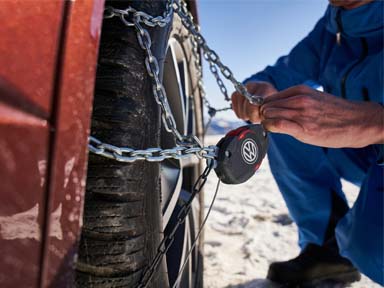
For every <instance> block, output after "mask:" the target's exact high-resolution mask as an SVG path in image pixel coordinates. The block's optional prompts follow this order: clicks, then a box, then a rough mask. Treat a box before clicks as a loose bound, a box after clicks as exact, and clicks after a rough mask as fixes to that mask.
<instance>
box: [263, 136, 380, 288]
mask: <svg viewBox="0 0 384 288" xmlns="http://www.w3.org/2000/svg"><path fill="white" fill-rule="evenodd" d="M269 136H270V137H269V140H270V146H269V151H268V158H269V162H270V166H271V171H272V174H273V176H274V178H275V180H276V182H277V184H278V186H279V189H280V191H281V193H282V195H283V198H284V200H285V202H286V204H287V206H288V209H289V211H290V214H291V216H292V218H293V220H294V221H295V223H296V224H297V226H298V229H299V245H300V246H301V247H302V248H304V247H305V246H306V245H307V244H308V243H314V244H318V245H323V244H324V243H325V242H326V241H328V240H329V239H330V238H333V239H335V238H336V241H337V246H338V248H339V252H340V254H341V255H342V256H344V257H346V258H348V259H349V260H350V261H351V262H352V263H353V264H354V265H355V266H356V267H357V268H358V269H359V270H360V271H361V272H362V273H364V274H365V275H367V276H368V277H369V278H371V279H372V280H373V281H375V282H378V283H380V284H381V285H384V262H383V258H384V247H383V246H384V231H383V224H384V223H383V222H384V198H383V196H384V191H383V175H384V166H381V165H378V164H377V155H378V153H377V150H376V147H377V145H376V146H374V145H372V146H368V147H365V148H361V149H350V148H344V149H324V148H321V147H316V146H312V145H308V144H304V143H301V142H299V141H297V140H296V139H294V138H292V137H290V136H288V135H283V134H273V133H271V134H270V135H269ZM341 178H344V179H346V180H347V181H350V182H352V183H354V184H356V185H359V186H360V187H361V189H360V193H359V196H358V198H357V200H356V202H355V203H354V205H353V207H352V208H349V207H348V204H347V202H346V199H345V195H344V193H343V191H342V189H341V182H340V179H341Z"/></svg>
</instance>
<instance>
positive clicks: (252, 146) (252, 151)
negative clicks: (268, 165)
mask: <svg viewBox="0 0 384 288" xmlns="http://www.w3.org/2000/svg"><path fill="white" fill-rule="evenodd" d="M241 156H242V157H243V160H244V161H245V162H246V163H247V164H253V163H255V162H256V160H257V145H256V143H255V141H253V140H252V139H246V140H245V141H244V142H243V145H241Z"/></svg>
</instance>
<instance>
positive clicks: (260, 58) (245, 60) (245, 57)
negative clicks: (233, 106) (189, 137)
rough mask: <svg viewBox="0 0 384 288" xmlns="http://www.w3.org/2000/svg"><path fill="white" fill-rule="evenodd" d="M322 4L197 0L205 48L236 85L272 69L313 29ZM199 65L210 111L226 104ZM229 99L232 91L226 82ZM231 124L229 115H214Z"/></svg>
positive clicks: (278, 0)
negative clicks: (238, 81) (227, 69)
mask: <svg viewBox="0 0 384 288" xmlns="http://www.w3.org/2000/svg"><path fill="white" fill-rule="evenodd" d="M327 4H328V1H327V0H230V1H229V0H221V1H220V0H200V1H198V9H199V21H200V26H201V31H202V33H203V36H204V38H205V39H206V40H207V43H208V45H209V46H210V47H211V48H212V49H214V50H215V51H216V52H217V53H218V54H219V56H220V58H221V60H222V61H223V62H224V64H225V65H227V66H229V68H230V69H231V70H232V71H233V73H234V75H235V77H237V78H238V79H239V80H240V81H242V80H243V79H244V78H246V77H248V76H249V75H251V74H253V73H255V72H257V71H259V70H261V69H263V68H264V67H265V66H266V65H269V64H273V63H274V62H275V61H276V59H277V58H278V57H279V56H282V55H285V54H287V53H288V52H289V51H290V49H291V48H292V47H293V46H294V45H295V44H296V43H297V42H298V41H299V40H301V39H302V38H303V37H305V36H306V35H307V34H308V33H309V32H310V31H311V30H312V28H313V27H314V25H315V24H316V22H317V21H318V20H319V19H320V17H321V16H322V15H323V14H324V12H325V9H326V6H327ZM203 66H204V83H205V87H206V90H207V93H208V98H209V100H210V102H211V103H212V104H215V105H213V106H218V107H223V106H225V105H226V104H225V102H224V101H223V96H222V94H221V92H220V91H219V90H218V87H217V85H216V81H215V80H214V78H213V77H212V75H211V74H210V72H209V70H208V65H207V63H206V62H204V63H203ZM227 87H228V91H229V94H231V92H232V91H233V87H232V86H231V85H230V84H229V83H228V85H227ZM218 117H224V118H229V119H236V118H235V116H234V113H233V112H228V113H224V114H220V115H218Z"/></svg>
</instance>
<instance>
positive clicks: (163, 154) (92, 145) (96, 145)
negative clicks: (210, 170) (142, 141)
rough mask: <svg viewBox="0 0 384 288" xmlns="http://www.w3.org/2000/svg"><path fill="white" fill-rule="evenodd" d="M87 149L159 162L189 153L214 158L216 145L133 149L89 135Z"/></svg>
mask: <svg viewBox="0 0 384 288" xmlns="http://www.w3.org/2000/svg"><path fill="white" fill-rule="evenodd" d="M89 150H90V151H91V152H92V153H94V154H97V155H100V156H104V157H106V158H109V159H113V160H116V161H119V162H126V163H132V162H135V161H137V160H145V161H149V162H161V161H164V160H165V159H169V158H173V159H177V160H181V159H185V158H188V157H190V156H191V155H196V156H197V157H199V158H205V159H214V158H215V153H216V152H215V151H216V146H208V147H195V146H194V145H189V146H187V145H184V146H178V147H175V148H172V149H161V148H147V149H145V150H135V149H132V148H128V147H117V146H114V145H111V144H106V143H103V142H101V141H99V140H98V139H96V138H95V137H90V138H89Z"/></svg>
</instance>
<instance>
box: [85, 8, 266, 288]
mask: <svg viewBox="0 0 384 288" xmlns="http://www.w3.org/2000/svg"><path fill="white" fill-rule="evenodd" d="M174 13H177V14H178V15H179V16H180V18H181V21H182V24H183V25H184V27H185V28H186V29H187V30H188V32H189V33H190V36H191V37H190V41H191V44H192V53H193V55H194V57H195V59H194V62H195V63H194V64H195V66H196V69H197V71H198V72H197V74H198V79H199V80H198V88H199V92H200V95H201V98H202V100H203V103H204V105H205V106H206V107H207V108H208V114H209V115H210V117H211V118H212V117H213V116H215V114H216V112H220V111H225V110H229V109H231V107H228V108H222V109H216V108H214V107H212V106H211V104H210V103H209V101H208V99H207V97H206V93H205V89H204V85H203V82H202V67H201V59H200V53H199V52H200V50H202V54H203V57H204V59H205V60H207V61H208V63H209V69H210V71H211V72H212V74H213V75H214V77H215V79H216V82H217V84H218V86H219V88H220V91H221V92H222V94H223V95H224V98H225V100H226V101H228V102H230V98H229V96H228V92H227V88H226V86H225V84H224V82H223V80H222V79H221V76H220V73H221V75H222V76H223V77H224V78H226V79H227V80H229V81H230V82H231V83H232V84H233V86H234V88H235V89H236V90H237V91H238V92H239V93H240V94H242V95H244V96H245V97H246V98H247V99H248V101H249V102H251V103H253V104H262V101H263V98H262V97H260V96H255V95H251V94H250V93H249V92H248V91H247V89H246V87H245V86H244V85H243V84H242V83H241V82H239V81H237V80H236V78H235V77H234V76H233V73H232V71H231V70H230V69H229V68H228V67H227V66H225V65H224V64H223V63H222V62H221V60H220V58H219V56H218V55H217V53H216V52H215V51H214V50H212V49H211V48H209V46H208V45H207V43H206V41H205V39H204V37H203V36H202V35H201V34H200V32H199V31H200V29H199V26H198V25H196V24H195V23H194V22H193V17H192V15H191V13H190V12H189V11H188V8H187V4H186V3H185V2H184V1H183V0H167V3H166V8H165V11H164V13H163V15H161V16H156V17H154V16H151V15H149V14H147V13H145V12H143V11H137V10H136V9H134V8H132V7H129V8H127V9H123V10H122V9H115V8H113V7H110V6H109V7H106V8H105V13H104V18H105V19H109V18H113V17H118V18H120V19H121V21H122V23H123V24H124V25H126V26H127V27H134V29H135V30H136V35H137V40H138V43H139V45H140V47H141V48H142V49H143V50H144V52H145V55H146V57H145V67H146V70H147V73H148V75H149V76H150V78H151V81H152V88H153V96H154V98H155V101H156V103H157V104H158V105H159V106H160V108H161V112H162V122H163V124H164V127H165V129H166V130H167V131H168V132H170V133H172V134H173V136H174V137H175V139H176V144H177V146H176V147H174V148H172V149H161V148H148V149H144V150H137V149H132V148H128V147H117V146H114V145H111V144H107V143H103V142H102V141H100V140H98V139H97V138H95V137H92V136H91V137H90V140H89V144H88V148H89V150H90V151H91V152H92V153H95V154H98V155H100V156H103V157H106V158H110V159H114V160H116V161H120V162H129V163H131V162H135V161H138V160H145V161H149V162H160V161H163V160H165V159H169V158H173V159H178V160H179V159H183V158H187V157H191V156H192V155H195V156H197V157H199V158H204V159H207V167H206V168H205V170H204V172H203V173H202V174H201V175H200V176H199V178H198V179H197V181H196V183H195V184H194V186H193V189H192V193H191V195H190V197H189V199H188V201H187V202H185V203H184V205H183V206H182V208H181V210H180V212H179V214H178V216H177V223H176V225H175V226H174V227H172V231H171V232H170V233H169V234H168V235H165V236H164V238H163V240H162V241H161V242H160V245H159V247H158V249H157V253H156V255H155V257H154V259H153V260H152V262H151V263H150V265H149V266H148V268H147V269H146V270H145V271H144V273H143V276H142V279H141V281H140V283H139V285H138V287H139V288H145V287H147V286H148V284H149V283H150V281H151V279H152V277H153V275H154V274H155V272H156V270H157V267H158V266H159V264H160V262H161V259H162V257H163V256H164V255H165V254H166V253H167V251H168V249H169V248H170V247H171V245H172V243H173V241H174V236H175V233H176V231H177V229H178V228H179V226H180V225H181V224H182V223H184V222H185V220H186V218H187V217H188V215H189V212H190V210H191V208H192V201H193V199H194V198H195V196H196V195H197V194H198V193H199V192H200V191H201V189H202V188H203V186H204V184H205V183H206V181H207V177H208V175H209V173H210V172H211V171H212V169H213V168H215V167H214V165H215V158H216V155H217V150H218V147H216V146H208V147H203V145H202V144H201V142H200V140H199V139H198V138H197V137H196V136H195V135H182V134H180V132H179V131H178V130H177V128H176V121H175V118H174V116H173V114H172V111H171V109H170V106H169V103H168V99H167V95H166V92H165V89H164V86H163V84H162V83H161V81H160V77H159V72H160V69H159V63H158V61H157V59H156V57H154V56H153V54H152V51H151V45H152V42H151V37H150V35H149V33H148V30H147V29H145V28H144V27H143V25H146V26H148V27H156V26H158V27H164V26H166V25H167V24H169V23H170V22H171V21H172V18H173V14H174ZM219 71H220V73H219ZM216 193H217V190H216ZM215 195H216V194H215ZM212 204H213V202H212ZM212 204H211V206H212ZM207 216H208V215H207ZM207 216H206V218H207ZM205 221H206V219H205V220H204V222H203V225H202V226H201V227H200V229H199V233H198V236H199V235H200V233H201V231H202V228H203V226H204V223H205ZM197 240H198V237H196V239H195V241H194V242H193V243H192V244H193V245H192V248H191V250H190V251H189V252H188V255H189V254H190V253H191V252H192V249H193V247H194V246H195V244H196V241H197ZM186 261H187V259H186ZM184 266H185V263H184V264H183V267H184ZM181 272H182V271H181ZM181 272H180V273H181ZM180 275H181V274H179V276H178V278H177V281H176V282H175V285H174V287H176V285H177V284H178V279H179V277H180Z"/></svg>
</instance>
